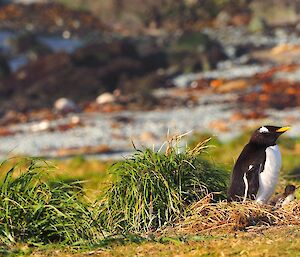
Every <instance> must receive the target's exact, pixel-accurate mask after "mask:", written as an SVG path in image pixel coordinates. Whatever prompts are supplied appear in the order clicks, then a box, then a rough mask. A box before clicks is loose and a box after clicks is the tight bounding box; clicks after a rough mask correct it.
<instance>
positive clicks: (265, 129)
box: [259, 127, 270, 133]
mask: <svg viewBox="0 0 300 257" xmlns="http://www.w3.org/2000/svg"><path fill="white" fill-rule="evenodd" d="M269 132H270V131H269V130H268V129H267V128H266V127H261V128H260V129H259V133H269Z"/></svg>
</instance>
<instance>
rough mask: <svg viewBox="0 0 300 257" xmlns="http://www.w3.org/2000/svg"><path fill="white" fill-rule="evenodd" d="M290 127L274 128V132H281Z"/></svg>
mask: <svg viewBox="0 0 300 257" xmlns="http://www.w3.org/2000/svg"><path fill="white" fill-rule="evenodd" d="M290 128H291V127H282V128H279V129H277V130H276V132H279V133H283V132H286V131H288V130H289V129H290Z"/></svg>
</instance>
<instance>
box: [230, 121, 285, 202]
mask: <svg viewBox="0 0 300 257" xmlns="http://www.w3.org/2000/svg"><path fill="white" fill-rule="evenodd" d="M289 128H290V127H275V126H263V127H260V128H258V129H257V130H255V131H254V132H253V134H252V136H251V138H250V141H249V143H248V144H247V145H246V146H245V147H244V149H243V150H242V152H241V154H240V156H239V157H238V159H237V161H236V163H235V165H234V167H233V172H232V175H231V184H230V186H229V189H228V201H241V200H242V201H245V200H246V199H253V200H254V199H255V201H256V202H259V203H267V201H268V200H269V198H270V197H271V195H272V194H273V192H274V189H275V186H276V184H277V180H278V175H279V171H280V168H281V154H280V151H279V147H278V145H277V144H276V140H277V138H278V137H279V136H280V135H281V134H282V133H284V132H285V131H287V130H288V129H289Z"/></svg>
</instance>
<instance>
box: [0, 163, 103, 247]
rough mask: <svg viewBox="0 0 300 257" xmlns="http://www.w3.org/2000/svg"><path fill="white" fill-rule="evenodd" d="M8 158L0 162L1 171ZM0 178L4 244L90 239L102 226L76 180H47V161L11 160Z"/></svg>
mask: <svg viewBox="0 0 300 257" xmlns="http://www.w3.org/2000/svg"><path fill="white" fill-rule="evenodd" d="M7 162H9V161H5V162H3V163H2V164H1V165H0V170H1V171H4V170H5V167H7V165H8V166H9V163H8V164H7ZM10 165H11V168H10V169H9V171H8V172H7V173H6V175H5V177H4V178H3V179H2V181H1V182H0V240H1V241H2V243H4V244H13V243H17V242H26V243H31V244H47V243H63V244H74V243H80V242H84V241H85V242H86V243H89V242H92V241H93V240H94V239H97V238H99V236H100V235H101V229H100V227H99V226H98V224H97V223H96V222H95V221H94V219H93V216H92V212H91V211H90V210H89V209H88V207H89V205H88V203H87V202H86V201H84V200H83V192H82V187H81V186H80V184H79V183H78V182H73V183H64V182H56V183H46V182H45V181H44V180H43V176H45V174H46V172H50V171H51V169H52V168H51V167H50V166H49V165H47V163H45V162H43V161H40V160H35V159H25V160H23V161H18V162H16V163H11V164H10Z"/></svg>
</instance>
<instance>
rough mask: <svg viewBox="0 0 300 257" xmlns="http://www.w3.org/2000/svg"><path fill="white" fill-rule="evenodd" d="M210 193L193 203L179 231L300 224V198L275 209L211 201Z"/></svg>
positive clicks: (180, 224)
mask: <svg viewBox="0 0 300 257" xmlns="http://www.w3.org/2000/svg"><path fill="white" fill-rule="evenodd" d="M212 199H213V195H212V194H209V195H207V196H206V197H205V198H203V199H201V200H200V201H198V202H197V203H195V204H193V205H192V206H191V210H190V212H189V213H190V215H188V216H187V217H186V218H184V219H182V220H181V221H179V222H178V223H177V224H176V225H175V231H176V232H177V233H184V234H185V233H188V234H197V233H204V232H211V231H216V230H224V229H225V230H227V231H236V230H249V229H250V228H251V229H252V230H253V229H258V228H261V227H262V226H263V227H269V226H280V225H300V201H294V202H292V203H290V204H289V205H287V206H285V207H284V208H274V207H273V206H270V205H261V204H258V203H255V202H253V201H247V202H232V203H228V202H226V201H223V202H218V203H212Z"/></svg>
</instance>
